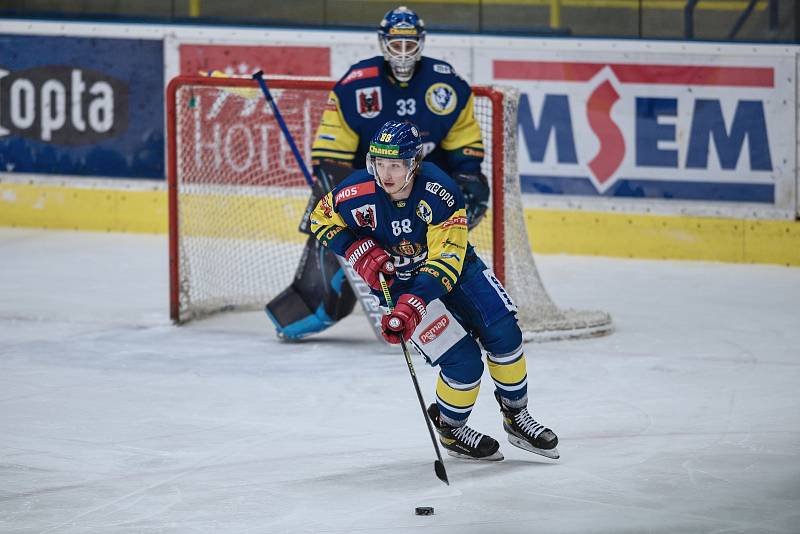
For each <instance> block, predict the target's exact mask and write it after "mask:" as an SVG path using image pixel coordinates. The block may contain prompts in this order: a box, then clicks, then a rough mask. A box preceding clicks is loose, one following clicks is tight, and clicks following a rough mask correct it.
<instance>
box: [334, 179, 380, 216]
mask: <svg viewBox="0 0 800 534" xmlns="http://www.w3.org/2000/svg"><path fill="white" fill-rule="evenodd" d="M334 191H335V192H334V194H333V205H334V207H338V206H339V204H341V203H342V202H345V201H348V200H353V199H356V198H359V197H363V196H366V195H373V194H375V180H374V179H373V178H372V176H370V175H369V174H368V173H367V171H364V170H361V171H357V172H356V173H354V174H351V175H350V177H349V178H347V179H346V180H344V181H343V182H342V183H341V184H340V185H339V186H337V187H336V188H335V189H334Z"/></svg>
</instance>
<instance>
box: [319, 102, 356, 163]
mask: <svg viewBox="0 0 800 534" xmlns="http://www.w3.org/2000/svg"><path fill="white" fill-rule="evenodd" d="M357 149H358V135H357V134H356V133H355V132H354V131H353V130H351V129H350V126H348V125H347V122H346V121H345V120H344V115H342V108H341V106H340V105H339V99H338V98H337V96H336V93H334V92H333V91H331V92H330V94H329V95H328V103H327V104H326V106H325V111H324V112H323V113H322V122H320V125H319V128H318V129H317V134H316V136H315V137H314V143H313V144H312V145H311V157H312V158H328V159H336V160H341V161H347V162H351V161H353V158H354V157H355V153H356V150H357Z"/></svg>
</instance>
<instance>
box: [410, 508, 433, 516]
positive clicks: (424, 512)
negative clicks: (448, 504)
mask: <svg viewBox="0 0 800 534" xmlns="http://www.w3.org/2000/svg"><path fill="white" fill-rule="evenodd" d="M414 513H415V514H417V515H433V506H417V507H416V508H414Z"/></svg>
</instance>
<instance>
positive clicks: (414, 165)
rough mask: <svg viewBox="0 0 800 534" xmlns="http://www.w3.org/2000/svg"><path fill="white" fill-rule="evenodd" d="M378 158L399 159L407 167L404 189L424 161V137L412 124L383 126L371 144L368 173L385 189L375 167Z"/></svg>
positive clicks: (394, 122)
mask: <svg viewBox="0 0 800 534" xmlns="http://www.w3.org/2000/svg"><path fill="white" fill-rule="evenodd" d="M378 158H387V159H399V160H402V161H403V163H404V165H405V167H406V170H407V172H406V177H405V182H404V185H403V188H405V186H406V185H408V183H409V182H410V181H411V178H413V176H414V173H415V172H416V171H417V169H418V168H419V163H420V161H422V137H421V136H420V134H419V128H417V126H416V125H415V124H414V123H412V122H398V121H389V122H387V123H385V124H384V125H383V126H381V127H380V128H379V129H378V131H377V132H375V135H374V136H372V139H371V140H370V142H369V151H368V152H367V161H366V164H367V172H369V173H370V174H371V175H372V176H374V177H375V181H376V182H378V185H380V186H381V187H383V183H381V178H380V176H379V175H378V172H377V170H376V167H375V160H376V159H378Z"/></svg>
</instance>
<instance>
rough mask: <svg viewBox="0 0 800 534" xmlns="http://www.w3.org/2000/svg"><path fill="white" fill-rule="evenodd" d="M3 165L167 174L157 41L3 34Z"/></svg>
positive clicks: (19, 169) (25, 169)
mask: <svg viewBox="0 0 800 534" xmlns="http://www.w3.org/2000/svg"><path fill="white" fill-rule="evenodd" d="M0 51H2V52H1V53H0V171H1V172H8V173H35V174H51V175H52V174H56V175H77V176H101V177H121V178H163V177H164V96H163V95H164V74H163V45H162V42H161V41H157V40H143V39H106V38H84V37H51V36H25V35H0Z"/></svg>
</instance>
